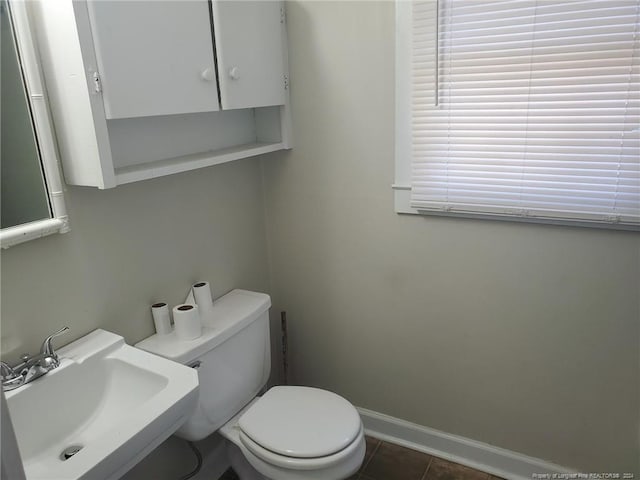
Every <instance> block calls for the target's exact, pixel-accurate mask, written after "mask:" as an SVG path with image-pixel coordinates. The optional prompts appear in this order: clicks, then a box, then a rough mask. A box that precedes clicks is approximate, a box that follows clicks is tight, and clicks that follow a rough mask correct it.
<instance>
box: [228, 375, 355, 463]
mask: <svg viewBox="0 0 640 480" xmlns="http://www.w3.org/2000/svg"><path fill="white" fill-rule="evenodd" d="M238 426H239V427H240V429H241V430H242V431H243V432H244V434H245V435H246V436H247V437H249V438H250V439H251V440H253V441H254V442H256V443H257V444H258V445H260V446H261V447H263V448H265V449H267V450H270V451H272V452H274V453H277V454H279V455H285V456H288V457H295V458H315V457H324V456H327V455H332V454H334V453H336V452H339V451H341V450H343V449H344V448H346V447H347V446H348V445H350V444H351V443H352V442H353V440H354V439H355V438H356V436H357V435H358V432H359V431H360V427H361V422H360V416H359V415H358V411H357V410H356V409H355V408H354V406H353V405H351V404H350V403H349V402H348V401H347V400H345V399H344V398H342V397H341V396H339V395H336V394H335V393H332V392H328V391H326V390H320V389H318V388H311V387H273V388H272V389H270V390H269V391H268V392H267V393H265V394H264V395H263V396H262V397H261V398H260V400H258V401H257V402H256V403H254V404H253V405H252V406H251V407H250V408H249V409H248V410H247V411H246V412H245V413H244V414H243V415H242V416H241V417H240V419H239V420H238Z"/></svg>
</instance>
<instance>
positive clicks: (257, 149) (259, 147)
mask: <svg viewBox="0 0 640 480" xmlns="http://www.w3.org/2000/svg"><path fill="white" fill-rule="evenodd" d="M286 148H288V147H287V145H285V143H284V142H275V143H267V142H254V143H247V144H243V145H238V146H236V147H231V148H225V149H222V150H216V151H213V152H203V153H196V154H192V155H185V156H182V157H175V158H169V159H166V160H160V161H156V162H149V163H143V164H140V165H132V166H127V167H120V168H116V169H115V177H116V184H117V185H123V184H125V183H132V182H138V181H140V180H147V179H150V178H156V177H162V176H165V175H171V174H173V173H180V172H187V171H189V170H195V169H196V168H203V167H209V166H211V165H218V164H220V163H226V162H231V161H233V160H239V159H241V158H247V157H253V156H255V155H262V154H264V153H270V152H275V151H277V150H284V149H286Z"/></svg>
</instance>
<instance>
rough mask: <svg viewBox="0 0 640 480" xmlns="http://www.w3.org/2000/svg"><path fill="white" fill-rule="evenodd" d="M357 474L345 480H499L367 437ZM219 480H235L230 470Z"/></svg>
mask: <svg viewBox="0 0 640 480" xmlns="http://www.w3.org/2000/svg"><path fill="white" fill-rule="evenodd" d="M366 440H367V452H366V453H365V456H364V461H363V462H362V467H360V470H359V471H358V472H357V473H355V474H354V475H352V476H351V477H349V479H348V480H356V479H357V480H502V479H500V478H499V477H496V476H494V475H489V474H488V473H484V472H480V471H478V470H474V469H472V468H469V467H465V466H462V465H459V464H457V463H453V462H448V461H447V460H443V459H442V458H438V457H434V456H432V455H427V454H426V453H422V452H417V451H415V450H411V449H409V448H404V447H400V446H398V445H394V444H392V443H387V442H383V441H381V440H378V439H377V438H373V437H366ZM220 480H238V477H237V475H236V474H235V472H233V470H231V469H229V470H227V471H226V472H225V474H224V475H223V476H222V477H221V478H220Z"/></svg>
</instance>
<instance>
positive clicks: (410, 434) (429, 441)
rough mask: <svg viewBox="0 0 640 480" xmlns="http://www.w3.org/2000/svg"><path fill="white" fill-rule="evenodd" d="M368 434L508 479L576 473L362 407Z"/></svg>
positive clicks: (362, 415)
mask: <svg viewBox="0 0 640 480" xmlns="http://www.w3.org/2000/svg"><path fill="white" fill-rule="evenodd" d="M358 411H359V412H360V417H361V418H362V422H363V423H364V428H365V433H366V434H367V435H371V436H372V437H376V438H379V439H381V440H385V441H388V442H390V443H395V444H397V445H401V446H403V447H407V448H411V449H413V450H418V451H420V452H424V453H428V454H431V455H435V456H437V457H440V458H444V459H445V460H450V461H452V462H455V463H459V464H461V465H466V466H467V467H471V468H474V469H476V470H480V471H483V472H487V473H491V474H493V475H497V476H498V477H502V478H506V479H508V480H531V479H532V478H533V474H534V473H538V474H541V473H549V474H552V473H576V472H575V470H571V469H568V468H565V467H561V466H559V465H554V464H553V463H550V462H546V461H544V460H540V459H538V458H533V457H529V456H527V455H522V454H520V453H516V452H512V451H510V450H505V449H504V448H499V447H494V446H493V445H488V444H486V443H482V442H477V441H475V440H470V439H468V438H464V437H459V436H457V435H451V434H449V433H445V432H441V431H439V430H435V429H433V428H428V427H423V426H422V425H417V424H415V423H410V422H406V421H404V420H400V419H398V418H394V417H390V416H388V415H384V414H382V413H378V412H374V411H372V410H367V409H365V408H358Z"/></svg>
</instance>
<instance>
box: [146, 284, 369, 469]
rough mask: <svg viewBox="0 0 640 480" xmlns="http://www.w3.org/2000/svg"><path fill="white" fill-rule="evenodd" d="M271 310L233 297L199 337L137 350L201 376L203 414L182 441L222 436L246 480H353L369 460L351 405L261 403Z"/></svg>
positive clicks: (315, 393) (286, 390)
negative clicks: (156, 356)
mask: <svg viewBox="0 0 640 480" xmlns="http://www.w3.org/2000/svg"><path fill="white" fill-rule="evenodd" d="M270 306H271V299H270V298H269V296H268V295H265V294H263V293H255V292H249V291H246V290H234V291H232V292H230V293H228V294H227V295H225V296H224V297H221V298H220V299H218V300H217V301H216V302H215V303H214V313H213V316H212V318H213V319H214V321H213V322H212V324H211V326H204V328H203V332H202V336H201V337H199V338H197V339H195V340H188V341H185V340H179V339H178V338H177V337H176V335H175V333H170V334H167V335H153V336H152V337H149V338H147V339H145V340H143V341H142V342H140V343H138V344H137V345H136V346H137V347H138V348H141V349H143V350H146V351H148V352H152V353H155V354H157V355H161V356H163V357H166V358H169V359H171V360H174V361H176V362H180V363H184V364H186V365H190V366H193V367H194V368H197V369H198V378H199V381H200V399H199V402H198V406H197V408H196V411H195V412H194V413H193V414H192V415H191V417H190V418H189V419H188V420H187V422H186V423H185V424H184V425H183V426H182V427H181V428H180V429H179V430H178V431H177V432H176V435H177V436H179V437H182V438H184V439H186V440H192V441H195V440H201V439H203V438H205V437H207V436H209V435H211V434H212V433H213V432H215V431H219V433H220V434H221V435H222V436H224V437H225V438H226V439H227V440H229V444H228V454H229V460H230V463H231V465H232V466H233V468H234V470H235V471H236V472H237V473H238V475H239V476H240V478H241V480H254V479H256V480H259V479H264V478H268V479H272V480H307V479H309V480H340V479H344V478H347V477H349V476H350V475H351V474H353V473H355V472H356V471H357V470H358V468H359V467H360V464H361V463H362V460H363V458H364V453H365V441H364V432H363V428H362V422H361V420H360V416H359V415H358V412H357V410H356V409H355V408H354V406H353V405H351V404H350V403H349V402H348V401H347V400H345V399H344V398H342V397H340V396H339V395H336V394H335V393H332V392H328V391H326V390H321V389H317V388H310V387H291V386H280V387H273V388H271V389H270V390H268V391H267V392H266V393H265V394H264V395H263V396H261V397H257V394H258V393H259V392H260V390H261V389H262V388H263V387H264V385H265V384H266V382H267V379H268V378H269V373H270V370H271V348H270V345H271V343H270V338H269V307H270Z"/></svg>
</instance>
